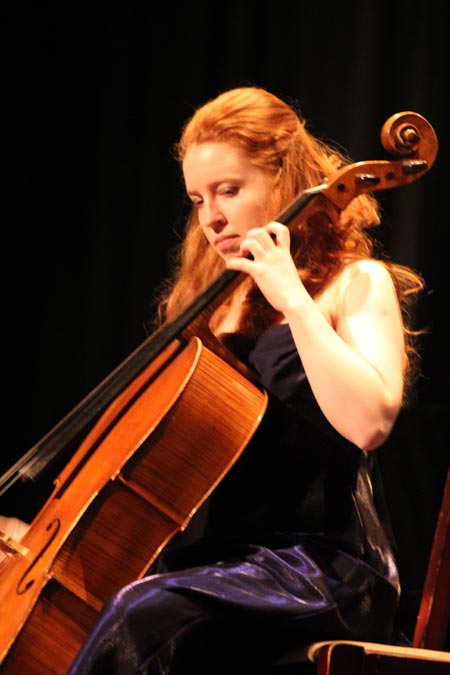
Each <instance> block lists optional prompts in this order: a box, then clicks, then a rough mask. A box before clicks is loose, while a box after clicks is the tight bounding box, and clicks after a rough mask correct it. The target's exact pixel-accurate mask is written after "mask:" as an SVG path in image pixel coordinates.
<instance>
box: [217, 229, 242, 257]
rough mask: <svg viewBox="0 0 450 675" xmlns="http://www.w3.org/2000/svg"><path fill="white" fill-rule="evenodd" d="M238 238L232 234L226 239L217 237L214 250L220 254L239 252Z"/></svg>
mask: <svg viewBox="0 0 450 675" xmlns="http://www.w3.org/2000/svg"><path fill="white" fill-rule="evenodd" d="M238 244H239V241H238V236H237V235H235V234H233V235H229V236H226V237H218V238H217V239H216V248H217V250H219V251H220V252H221V253H230V252H232V251H238V250H239V245H238Z"/></svg>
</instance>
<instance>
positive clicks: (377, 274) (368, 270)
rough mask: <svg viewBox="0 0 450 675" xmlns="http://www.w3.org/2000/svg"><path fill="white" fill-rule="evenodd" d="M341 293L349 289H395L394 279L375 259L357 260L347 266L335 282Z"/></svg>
mask: <svg viewBox="0 0 450 675" xmlns="http://www.w3.org/2000/svg"><path fill="white" fill-rule="evenodd" d="M335 283H336V286H337V288H338V289H339V290H340V291H343V290H348V289H349V287H350V286H351V287H353V288H355V287H358V286H361V287H366V285H367V284H370V286H371V287H372V288H373V289H374V290H377V289H383V288H385V289H388V288H389V289H393V286H394V284H393V281H392V277H391V275H390V274H389V272H388V270H387V268H386V267H385V266H384V265H383V263H381V262H379V261H378V260H375V259H365V260H355V261H354V262H351V263H349V264H348V265H346V266H345V267H344V268H343V270H342V271H341V273H340V274H339V275H338V276H337V278H336V280H335Z"/></svg>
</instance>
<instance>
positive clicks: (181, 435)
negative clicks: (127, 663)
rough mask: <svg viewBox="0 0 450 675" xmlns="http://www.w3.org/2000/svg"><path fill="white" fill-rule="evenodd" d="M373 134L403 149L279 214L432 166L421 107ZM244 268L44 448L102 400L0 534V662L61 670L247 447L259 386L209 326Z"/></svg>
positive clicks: (326, 203)
mask: <svg viewBox="0 0 450 675" xmlns="http://www.w3.org/2000/svg"><path fill="white" fill-rule="evenodd" d="M381 137H382V142H383V145H384V146H385V148H386V149H387V150H389V151H392V152H393V153H394V154H396V155H400V156H402V159H401V160H397V161H373V162H359V163H356V164H353V165H350V166H347V167H345V168H343V169H342V170H341V171H339V172H338V173H337V174H336V175H335V176H334V177H333V179H332V180H330V181H328V182H326V183H324V184H322V185H319V186H317V187H315V188H311V189H309V190H305V191H304V192H303V193H302V194H301V195H300V196H299V197H298V198H297V199H296V200H294V202H293V203H292V204H291V205H289V206H288V208H287V209H285V210H284V211H283V212H282V213H281V214H280V215H279V216H278V217H277V218H276V219H277V220H279V221H281V222H284V223H286V224H290V225H294V224H295V223H296V222H297V221H298V219H300V218H303V219H304V218H307V217H310V216H311V215H313V214H314V213H316V212H318V211H326V212H327V213H328V214H329V215H330V217H331V218H334V217H336V216H337V215H338V214H339V212H340V211H341V210H342V209H343V208H344V207H345V206H346V205H347V204H348V203H349V201H350V200H351V199H353V198H354V197H355V196H357V195H358V194H360V193H362V192H373V191H376V190H383V189H388V188H391V187H396V186H398V185H403V184H405V183H409V182H411V181H413V180H416V179H417V178H418V177H420V176H421V175H423V173H425V172H426V171H428V169H429V168H430V167H431V165H432V163H433V161H434V158H435V156H436V152H437V139H436V136H435V134H434V131H433V130H432V128H431V127H430V125H429V124H428V123H427V121H426V120H424V118H422V117H421V116H418V115H416V114H414V113H401V114H399V115H396V116H393V117H392V118H390V119H389V120H388V122H387V123H386V124H385V125H384V127H383V130H382V134H381ZM405 157H406V159H405ZM242 278H243V277H242V276H241V275H239V274H234V273H225V274H224V275H222V276H221V277H220V278H219V279H218V280H217V281H216V282H215V283H214V284H213V285H212V286H211V287H210V288H209V289H208V290H207V291H206V292H205V293H204V294H203V295H202V297H201V298H200V299H199V301H198V302H195V303H194V305H193V306H192V307H190V308H189V309H188V310H187V312H185V313H183V315H182V316H181V317H179V319H177V320H176V321H175V322H174V323H173V324H170V325H168V326H165V327H163V329H162V330H160V331H157V332H156V333H155V334H154V335H153V336H150V338H149V340H148V341H146V342H145V343H144V345H143V347H142V348H140V349H138V350H137V352H136V353H135V354H134V355H132V357H131V358H130V359H129V360H127V361H126V362H125V364H123V365H122V366H121V367H119V368H118V369H117V371H115V373H114V374H113V376H112V377H111V378H110V379H108V382H107V383H106V385H107V386H106V385H105V386H101V387H100V388H99V390H98V392H99V394H98V395H97V394H94V395H92V396H90V397H88V400H87V401H86V402H85V404H83V405H81V406H80V407H79V408H78V409H77V410H76V411H75V412H74V414H73V415H71V416H69V418H68V419H67V420H66V421H65V422H64V424H63V425H62V426H61V427H60V429H58V430H57V431H56V432H55V433H54V434H51V435H50V437H49V444H48V445H46V444H45V443H44V444H43V445H42V446H41V449H42V448H44V449H45V450H46V451H47V450H48V448H51V444H52V443H53V444H54V441H55V438H56V439H60V440H66V438H67V436H70V435H71V434H73V433H74V432H75V431H78V430H79V429H80V428H82V427H83V425H85V424H86V423H87V422H86V419H87V418H88V421H89V422H91V421H92V419H93V418H94V417H95V416H96V414H97V413H98V411H99V410H101V413H100V416H99V418H98V419H97V420H96V422H95V424H94V426H93V427H92V428H91V430H90V431H89V433H88V434H87V436H86V437H85V439H84V440H83V442H82V443H81V445H80V447H79V448H78V450H77V451H76V452H75V454H74V455H73V457H72V458H71V459H70V460H69V462H68V463H67V465H66V466H65V468H64V469H63V471H62V472H61V473H60V474H59V476H58V477H57V478H56V480H55V487H54V491H53V493H52V495H51V496H50V498H49V500H48V501H47V502H46V504H45V505H44V507H43V508H42V509H41V511H40V512H39V514H38V515H37V517H36V518H35V519H34V520H33V522H32V524H31V526H30V528H29V530H28V532H27V533H26V535H25V536H24V538H23V540H22V541H21V542H20V543H19V542H14V541H12V540H8V539H7V538H6V539H3V544H4V546H3V548H4V549H5V550H6V551H7V553H8V555H7V557H6V559H5V560H4V561H3V562H2V564H1V567H0V612H1V616H0V622H1V623H0V625H1V636H0V647H1V651H0V659H1V661H2V669H1V672H3V673H18V672H19V671H20V670H22V671H24V672H26V673H30V675H31V674H33V673H36V674H37V673H51V672H53V673H57V674H58V675H59V674H60V673H61V675H62V674H63V673H65V672H66V671H67V668H68V667H69V666H70V664H71V662H72V661H73V658H74V657H75V655H76V653H77V651H78V650H79V648H80V646H81V644H82V642H83V641H84V639H85V637H86V636H87V634H88V633H89V632H90V630H91V628H92V627H93V625H94V623H95V621H96V619H97V616H98V612H99V611H100V610H101V608H102V605H103V603H104V602H105V600H106V599H107V597H109V596H110V595H111V593H113V592H114V591H116V590H117V589H119V588H120V587H122V586H123V585H125V584H126V583H128V582H130V581H132V580H133V579H136V578H141V577H142V576H144V575H145V573H146V571H147V570H148V569H149V567H150V565H151V564H152V562H153V561H154V559H155V558H156V557H157V555H158V554H159V552H160V551H161V550H162V549H163V548H164V546H165V545H166V544H167V543H168V542H169V540H170V539H171V538H172V537H173V536H174V535H175V534H177V533H178V532H180V531H183V530H184V529H185V528H186V526H187V524H188V523H189V522H190V520H191V519H192V517H193V515H194V514H195V513H196V512H197V511H198V509H199V507H200V505H201V504H202V503H203V502H204V501H205V500H206V499H207V497H208V496H209V494H211V492H212V491H213V490H214V489H215V487H216V486H217V484H218V483H219V482H220V480H222V478H223V477H224V476H225V474H226V473H227V472H228V470H229V469H230V467H231V466H232V465H233V463H234V462H236V461H237V459H238V457H239V456H240V454H241V453H242V452H243V451H244V449H245V447H246V445H247V443H248V441H249V439H250V438H251V436H252V435H253V433H254V431H255V429H256V428H257V426H258V424H259V421H260V420H261V418H262V416H263V415H264V412H265V409H266V405H267V393H266V392H265V391H264V390H263V389H262V388H261V387H260V385H259V384H258V381H257V378H256V377H255V376H254V375H253V374H252V373H251V372H250V371H249V370H248V369H247V368H246V367H245V366H244V365H243V364H241V363H240V362H239V361H238V360H237V359H236V358H235V357H234V356H233V355H232V354H231V353H229V352H227V350H225V349H224V348H223V347H222V346H221V343H220V342H219V341H218V340H217V339H216V338H215V337H214V335H213V334H212V333H211V331H210V330H209V320H210V317H211V316H212V314H213V312H214V310H215V308H216V307H217V306H218V304H219V303H220V302H222V301H223V299H224V297H225V296H226V295H227V294H229V293H230V291H231V290H232V289H233V288H234V287H235V286H236V285H237V284H239V283H240V282H241V281H242ZM218 382H220V387H217V383H218ZM108 398H110V399H111V400H108V401H107V406H106V408H105V407H104V404H105V401H106V400H107V399H108ZM211 400H213V401H214V406H209V405H208V403H209V401H211ZM217 411H220V414H219V413H218V412H217ZM205 413H206V415H205ZM204 419H207V420H208V423H207V424H206V425H205V424H202V423H201V420H204ZM51 451H52V450H51ZM44 454H45V453H44ZM32 455H33V453H31V455H29V456H28V457H27V458H26V461H27V462H28V463H29V464H30V466H32V463H33V461H34V457H33V456H32ZM38 459H39V458H38ZM21 471H22V472H24V468H23V467H21ZM9 479H11V480H12V479H13V474H10V475H9V476H8V477H7V480H9ZM124 510H126V514H127V517H126V519H123V518H121V515H122V514H123V512H124Z"/></svg>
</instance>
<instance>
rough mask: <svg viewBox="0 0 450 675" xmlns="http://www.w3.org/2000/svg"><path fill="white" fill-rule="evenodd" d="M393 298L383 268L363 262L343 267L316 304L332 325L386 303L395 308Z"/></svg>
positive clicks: (373, 262)
mask: <svg viewBox="0 0 450 675" xmlns="http://www.w3.org/2000/svg"><path fill="white" fill-rule="evenodd" d="M395 296H396V293H395V288H394V283H393V280H392V277H391V275H390V274H389V272H388V270H387V269H386V267H385V266H384V265H383V264H382V263H381V262H378V261H377V260H375V259H365V260H356V261H353V262H351V263H349V264H348V265H346V266H345V267H343V269H342V270H341V271H340V273H339V274H338V275H337V277H336V278H335V279H334V280H333V281H332V283H331V284H330V285H329V286H328V287H327V288H326V289H325V290H324V291H323V293H322V294H321V295H320V297H319V298H318V299H317V301H318V304H319V306H321V308H322V311H323V312H324V314H326V315H327V316H328V317H329V318H330V319H331V323H332V324H334V325H336V323H337V322H338V320H339V319H340V318H342V316H343V315H346V314H348V313H349V312H350V313H354V312H355V311H359V310H361V309H362V308H363V307H366V308H368V307H371V306H374V305H375V306H380V304H381V305H384V304H385V303H386V302H387V303H388V304H389V305H392V303H393V305H395V304H396V300H395ZM393 305H392V306H393Z"/></svg>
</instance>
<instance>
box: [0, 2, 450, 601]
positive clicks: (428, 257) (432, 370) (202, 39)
mask: <svg viewBox="0 0 450 675" xmlns="http://www.w3.org/2000/svg"><path fill="white" fill-rule="evenodd" d="M2 15H3V21H2V24H3V26H2V40H1V42H2V50H3V52H4V53H3V59H2V63H3V70H4V72H3V77H2V94H3V95H2V100H3V102H2V109H3V114H4V122H3V125H2V146H3V152H2V155H3V157H2V159H3V164H4V171H5V170H6V171H5V173H6V180H5V182H4V195H3V199H2V203H3V209H2V211H3V227H2V229H3V256H2V258H3V264H2V272H3V288H2V291H3V292H2V296H3V297H2V315H3V338H4V342H3V344H4V348H3V367H2V372H3V384H4V401H5V404H4V405H5V408H4V422H5V424H4V430H3V439H2V455H1V456H2V460H1V463H2V467H3V468H4V469H5V470H6V468H7V467H9V466H10V465H11V464H12V463H13V462H14V461H16V460H17V459H18V458H19V457H21V456H22V455H23V454H24V453H25V452H26V451H27V450H28V449H29V448H30V447H31V446H32V445H33V444H34V443H35V442H36V441H37V440H38V439H39V438H41V437H42V436H43V435H44V434H45V433H46V432H47V431H48V430H49V429H50V428H52V427H53V425H54V424H56V422H58V420H60V419H61V418H62V417H63V416H64V415H65V414H66V413H67V412H68V411H69V410H70V409H71V408H72V407H73V406H75V404H77V403H78V402H79V401H80V400H81V399H82V398H83V397H84V396H85V395H86V394H87V393H88V392H89V391H90V390H91V389H93V388H94V387H95V385H97V384H98V383H99V382H100V381H101V380H102V379H103V378H104V377H105V376H106V375H107V374H108V373H109V372H111V371H112V370H113V369H114V368H115V367H116V366H117V365H118V364H119V363H120V362H121V361H122V359H124V358H125V357H126V356H127V355H128V354H129V353H130V352H131V351H132V350H133V349H134V348H135V347H136V346H137V345H138V344H139V343H140V342H141V341H142V340H143V339H144V337H145V332H144V327H143V326H144V323H145V321H146V320H147V319H148V318H149V315H150V314H151V312H152V301H153V298H154V292H155V290H156V288H157V286H158V284H159V283H160V281H161V279H162V278H163V276H164V274H165V273H166V272H167V270H168V264H169V259H168V254H169V251H170V249H171V248H172V247H173V246H174V244H175V243H176V242H177V241H178V233H179V232H180V228H181V221H182V215H183V208H182V198H183V191H182V186H181V181H180V176H179V173H178V168H177V167H176V165H175V161H174V160H173V158H172V155H171V152H172V146H173V143H174V142H175V141H176V139H177V138H178V135H179V132H180V129H181V126H182V123H183V122H184V120H185V119H186V118H187V117H188V116H189V115H190V114H191V112H192V111H193V109H194V107H196V106H197V105H199V104H200V103H202V102H203V101H205V100H206V99H208V98H210V97H213V96H215V95H216V94H217V93H218V92H219V91H222V90H224V89H227V88H229V87H233V86H238V85H243V84H255V85H260V86H263V87H267V88H268V89H270V90H271V91H273V92H274V93H275V94H278V95H280V96H281V97H283V98H287V99H291V100H293V101H296V102H297V103H298V104H299V106H300V108H301V110H302V112H303V114H304V116H305V117H306V119H307V120H308V121H309V128H310V130H311V131H313V132H314V133H315V134H317V135H319V136H321V137H323V138H325V139H333V140H335V141H337V142H338V143H340V144H341V145H342V146H344V147H345V148H347V149H348V151H349V153H350V155H351V156H352V157H353V159H354V160H355V161H359V160H365V159H382V158H384V157H385V156H386V155H385V153H384V150H383V149H382V146H381V143H380V139H379V132H380V129H381V126H382V124H383V122H384V121H385V120H386V119H387V118H388V117H389V116H390V115H392V114H393V113H396V112H400V111H404V110H412V111H415V112H418V113H420V114H422V115H424V116H425V117H426V118H427V119H428V120H429V121H430V122H431V124H432V125H433V127H434V128H435V130H436V133H437V135H438V139H439V143H440V150H439V154H438V158H437V160H436V163H435V165H434V167H433V168H432V169H431V171H430V172H429V173H428V174H426V175H425V176H424V177H423V178H422V179H420V180H419V181H418V182H416V183H414V184H412V185H409V186H406V187H403V188H400V189H398V190H394V191H392V192H389V193H383V194H380V199H381V201H382V205H383V210H384V222H383V225H382V227H381V228H379V230H377V232H376V236H377V237H378V239H380V240H381V241H382V242H383V243H384V245H385V246H386V248H387V250H388V251H389V253H390V254H391V255H392V256H393V257H394V258H396V259H397V260H398V261H399V262H402V263H405V264H408V265H411V266H413V267H414V268H416V269H417V270H420V271H421V272H422V273H423V275H424V276H425V279H426V282H427V294H426V296H425V297H424V299H423V301H422V305H421V308H420V311H419V313H418V316H417V321H416V323H417V325H418V326H419V325H420V326H425V325H426V326H428V327H429V329H430V332H429V334H428V335H427V336H426V337H424V338H423V341H422V344H423V362H422V370H423V375H422V378H421V380H420V381H419V383H418V385H417V389H416V395H415V397H414V400H413V401H412V403H411V404H410V406H409V408H408V409H406V410H405V411H404V412H403V413H402V415H401V416H400V419H399V422H398V424H397V427H396V429H395V431H394V434H393V436H392V438H391V440H390V441H389V442H388V444H387V446H386V447H385V448H383V450H382V451H381V452H380V457H381V465H382V469H383V474H384V479H385V485H386V492H387V497H388V501H389V503H390V506H391V510H392V519H393V525H394V529H395V530H396V534H397V539H398V544H399V559H400V563H401V566H402V569H403V578H404V585H405V588H406V589H407V591H408V590H411V592H412V593H416V592H417V589H419V588H420V584H421V580H422V578H423V573H424V566H425V564H426V556H427V554H428V549H429V546H430V542H431V536H432V531H433V528H434V524H435V518H436V513H437V509H438V506H439V500H440V496H441V491H442V486H443V477H444V473H445V470H446V468H447V465H448V447H449V446H448V416H449V398H448V390H449V365H448V364H449V361H448V352H449V337H448V336H449V326H448V312H449V310H448V307H449V279H448V267H449V264H448V261H449V254H448V243H447V242H448V214H447V208H446V207H447V202H448V199H447V196H448V187H447V186H446V184H445V180H446V178H447V164H448V161H449V143H448V138H449V132H448V128H447V125H448V121H449V115H448V112H449V111H448V107H447V99H448V88H449V63H450V59H449V53H448V52H449V49H448V34H449V29H450V21H449V4H448V2H447V0H399V1H396V0H378V1H375V2H374V0H359V1H358V2H353V1H350V2H349V1H347V2H345V1H344V2H341V3H332V4H331V6H329V3H328V4H327V3H326V4H325V5H324V4H323V3H314V2H309V3H307V2H302V1H297V2H286V1H284V0H281V1H280V2H277V3H274V2H267V1H266V2H264V1H260V2H257V3H256V2H244V1H243V0H228V2H225V3H220V4H218V3H211V2H205V1H201V0H197V1H195V2H194V1H193V2H185V3H182V4H180V5H178V4H177V3H167V4H165V5H164V6H160V7H158V11H156V9H154V7H153V3H152V6H150V3H148V2H143V3H137V4H136V5H134V4H133V3H125V2H123V3H104V4H96V3H91V4H87V3H86V5H84V4H83V3H66V2H60V3H35V4H34V5H32V6H30V7H26V6H25V5H21V6H20V7H17V8H16V9H15V10H14V9H6V10H5V9H3V10H2ZM35 492H36V490H35V489H34V488H33V487H31V486H29V485H27V486H25V487H24V488H23V489H22V488H20V496H19V497H17V496H15V493H12V494H11V493H9V494H6V495H3V496H2V497H1V498H0V500H1V502H0V511H1V512H3V513H9V512H12V513H14V514H16V515H19V516H21V517H24V518H30V517H32V515H33V514H34V512H35V508H36V502H35V499H36V495H35Z"/></svg>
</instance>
